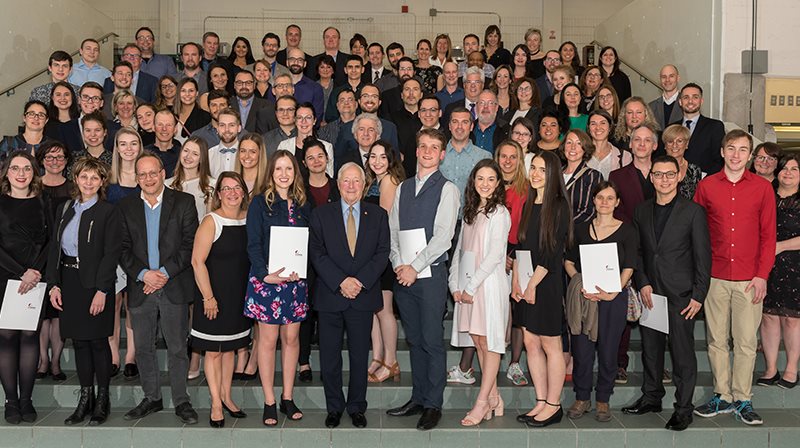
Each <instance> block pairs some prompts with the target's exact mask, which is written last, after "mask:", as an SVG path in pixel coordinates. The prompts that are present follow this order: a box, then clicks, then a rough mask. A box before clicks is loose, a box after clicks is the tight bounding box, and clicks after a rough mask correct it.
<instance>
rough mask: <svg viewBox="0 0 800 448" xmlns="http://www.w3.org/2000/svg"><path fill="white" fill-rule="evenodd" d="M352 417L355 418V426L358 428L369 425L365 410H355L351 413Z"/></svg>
mask: <svg viewBox="0 0 800 448" xmlns="http://www.w3.org/2000/svg"><path fill="white" fill-rule="evenodd" d="M350 418H351V419H353V426H355V427H356V428H366V427H367V416H366V415H364V413H363V412H360V411H359V412H353V413H352V414H350Z"/></svg>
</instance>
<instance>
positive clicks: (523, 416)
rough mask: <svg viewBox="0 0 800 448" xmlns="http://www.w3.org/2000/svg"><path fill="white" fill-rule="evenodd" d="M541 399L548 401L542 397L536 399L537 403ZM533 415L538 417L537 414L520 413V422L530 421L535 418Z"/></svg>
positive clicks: (518, 419) (518, 418)
mask: <svg viewBox="0 0 800 448" xmlns="http://www.w3.org/2000/svg"><path fill="white" fill-rule="evenodd" d="M540 401H544V402H545V403H547V401H546V400H545V399H542V398H537V399H536V402H537V403H538V402H540ZM528 412H530V411H528ZM533 417H536V414H533V415H528V414H527V413H525V414H519V415H518V416H517V421H518V422H520V423H527V422H528V421H530V420H531V419H533Z"/></svg>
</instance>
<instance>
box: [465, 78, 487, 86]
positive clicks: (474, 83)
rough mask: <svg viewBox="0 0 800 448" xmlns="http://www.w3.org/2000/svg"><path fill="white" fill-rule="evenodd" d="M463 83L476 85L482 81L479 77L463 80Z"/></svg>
mask: <svg viewBox="0 0 800 448" xmlns="http://www.w3.org/2000/svg"><path fill="white" fill-rule="evenodd" d="M464 84H466V85H477V84H483V81H481V80H479V79H473V80H471V81H464Z"/></svg>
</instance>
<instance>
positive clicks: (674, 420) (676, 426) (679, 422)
mask: <svg viewBox="0 0 800 448" xmlns="http://www.w3.org/2000/svg"><path fill="white" fill-rule="evenodd" d="M691 423H692V414H689V415H680V414H678V413H677V412H675V413H673V414H672V417H670V418H669V421H668V422H667V424H666V425H665V426H664V428H666V429H671V430H672V431H683V430H684V429H686V428H688V427H689V425H690V424H691Z"/></svg>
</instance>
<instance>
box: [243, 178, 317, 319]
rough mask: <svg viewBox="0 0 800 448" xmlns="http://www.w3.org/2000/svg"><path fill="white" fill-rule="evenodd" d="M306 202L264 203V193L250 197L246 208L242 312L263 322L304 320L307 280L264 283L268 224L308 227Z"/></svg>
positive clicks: (267, 249) (307, 204) (308, 207)
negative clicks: (246, 266) (247, 263)
mask: <svg viewBox="0 0 800 448" xmlns="http://www.w3.org/2000/svg"><path fill="white" fill-rule="evenodd" d="M310 210H311V208H310V205H309V203H308V202H306V203H305V204H303V205H301V206H298V205H297V204H296V203H294V202H293V203H292V206H291V207H289V205H288V202H287V201H286V200H283V199H280V198H279V199H278V200H276V201H275V202H273V203H272V204H271V205H270V204H267V202H266V200H265V199H264V195H263V194H260V195H258V196H256V197H254V198H253V202H252V203H251V204H250V208H249V209H248V211H247V254H248V256H249V257H250V276H249V277H250V278H249V282H248V285H247V294H246V296H245V301H244V315H245V316H246V317H249V318H251V319H255V320H257V321H259V322H262V323H265V324H274V325H284V324H291V323H296V322H302V321H304V320H306V317H307V315H308V284H307V283H306V281H305V280H299V281H297V282H287V283H284V284H281V285H273V284H270V283H264V282H263V281H262V280H263V279H264V277H266V276H267V274H268V272H267V264H268V262H269V260H268V259H267V258H268V256H269V237H270V227H271V226H291V227H308V219H309V217H310Z"/></svg>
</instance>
